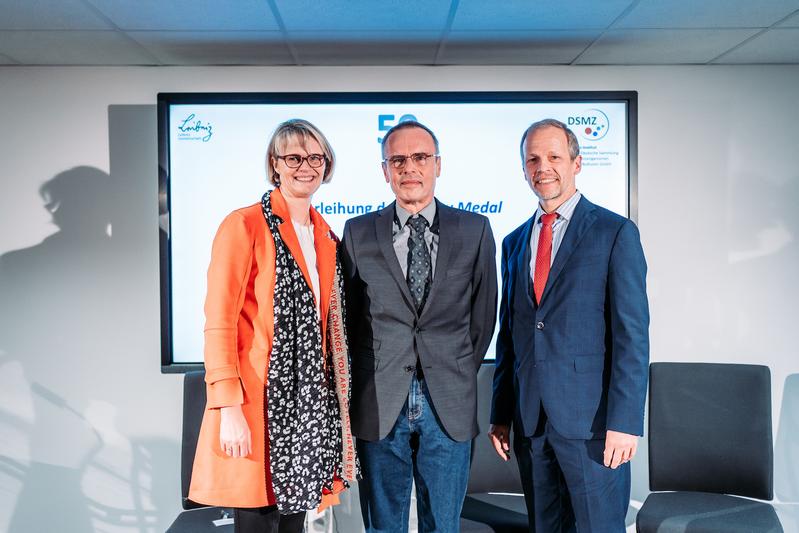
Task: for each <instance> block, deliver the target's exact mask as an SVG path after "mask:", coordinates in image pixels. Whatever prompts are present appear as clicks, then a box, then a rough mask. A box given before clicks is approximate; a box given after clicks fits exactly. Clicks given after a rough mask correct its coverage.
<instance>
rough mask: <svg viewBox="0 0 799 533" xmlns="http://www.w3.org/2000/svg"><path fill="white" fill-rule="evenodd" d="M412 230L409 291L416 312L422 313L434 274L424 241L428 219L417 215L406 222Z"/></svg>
mask: <svg viewBox="0 0 799 533" xmlns="http://www.w3.org/2000/svg"><path fill="white" fill-rule="evenodd" d="M406 224H407V225H408V227H409V228H410V229H411V236H410V237H409V238H408V289H410V291H411V296H412V297H413V303H414V304H416V311H417V312H421V311H422V308H423V307H424V302H425V300H426V299H427V294H428V293H429V292H430V280H431V277H432V276H431V274H432V272H433V268H432V261H431V260H430V250H429V249H428V248H427V243H426V242H425V240H424V230H425V229H426V228H427V226H428V225H429V224H428V222H427V219H425V218H424V217H423V216H421V215H416V216H414V217H411V218H409V219H408V222H406Z"/></svg>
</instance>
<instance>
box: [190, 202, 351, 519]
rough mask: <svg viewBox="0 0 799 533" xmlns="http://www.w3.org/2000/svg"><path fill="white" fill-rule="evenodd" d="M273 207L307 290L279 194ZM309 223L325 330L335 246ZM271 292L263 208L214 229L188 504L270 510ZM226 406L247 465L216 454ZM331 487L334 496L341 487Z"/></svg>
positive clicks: (326, 231)
mask: <svg viewBox="0 0 799 533" xmlns="http://www.w3.org/2000/svg"><path fill="white" fill-rule="evenodd" d="M271 199H272V210H273V211H274V213H275V214H276V215H278V216H279V217H281V218H282V219H283V220H284V221H285V222H284V223H283V224H281V225H280V235H281V237H282V238H283V241H284V242H285V243H286V245H287V246H288V248H289V250H290V251H291V253H292V255H293V256H294V257H295V258H296V259H297V263H299V265H300V268H301V269H302V273H303V275H304V276H305V279H306V281H307V282H308V286H311V279H310V277H309V275H308V269H307V267H306V264H305V259H304V258H303V255H302V249H301V248H300V243H299V240H298V239H297V235H296V233H295V232H294V227H293V224H291V218H290V216H289V212H288V207H287V205H286V202H285V200H284V199H283V196H282V195H281V194H280V191H279V189H275V191H274V192H273V193H272V196H271ZM311 221H312V222H313V225H314V247H315V248H316V258H317V268H318V271H319V294H320V298H321V300H322V302H321V315H322V316H321V319H322V324H323V325H324V324H327V314H328V308H329V306H330V294H331V289H332V286H333V280H334V277H335V271H336V241H335V240H334V236H333V234H332V232H331V231H330V227H329V226H328V225H327V223H326V222H325V221H324V219H323V218H322V216H321V215H320V214H319V213H317V212H316V210H315V209H313V207H312V208H311ZM274 289H275V244H274V241H273V239H272V234H271V233H270V232H269V228H268V227H267V225H266V220H265V219H264V215H263V211H262V208H261V204H260V203H258V204H254V205H251V206H249V207H245V208H242V209H238V210H236V211H234V212H232V213H231V214H229V215H228V216H227V217H226V218H225V220H224V221H223V222H222V225H221V226H220V227H219V230H218V231H217V234H216V237H215V238H214V243H213V247H212V250H211V264H210V266H209V267H208V295H207V297H206V300H205V317H206V321H205V382H206V388H207V392H208V403H207V405H206V410H205V413H204V416H203V422H202V426H201V429H200V436H199V439H198V442H197V452H196V454H195V457H194V469H193V471H192V477H191V486H190V488H189V498H190V499H191V500H193V501H195V502H198V503H203V504H207V505H217V506H225V507H263V506H266V505H274V504H275V496H274V493H273V491H272V480H271V476H270V468H269V464H268V457H269V456H268V452H267V450H266V447H267V446H268V438H267V435H266V431H265V427H266V423H265V417H266V415H265V413H266V406H265V404H264V396H265V395H264V392H265V391H264V387H265V385H266V379H267V376H268V371H267V367H268V365H269V355H270V353H271V347H272V337H273V335H274V312H273V294H274ZM325 334H326V332H325V327H323V328H322V345H323V346H326V344H325ZM231 405H241V406H242V410H243V411H244V416H245V418H246V419H247V424H248V425H249V426H250V432H251V434H252V453H251V454H250V456H249V457H245V458H233V457H229V456H227V455H226V454H225V453H224V452H223V451H222V449H221V448H220V446H219V422H220V411H219V408H220V407H225V406H231ZM265 458H266V459H265ZM336 485H337V488H338V489H339V490H340V488H341V484H340V483H337V484H336ZM331 500H332V501H331ZM337 501H338V497H337V496H336V495H328V496H326V498H325V501H323V503H322V505H323V506H325V505H326V504H331V503H337Z"/></svg>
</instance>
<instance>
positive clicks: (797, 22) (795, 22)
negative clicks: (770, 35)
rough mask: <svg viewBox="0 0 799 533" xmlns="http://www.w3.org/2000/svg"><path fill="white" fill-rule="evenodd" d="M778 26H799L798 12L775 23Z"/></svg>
mask: <svg viewBox="0 0 799 533" xmlns="http://www.w3.org/2000/svg"><path fill="white" fill-rule="evenodd" d="M777 26H778V27H780V28H799V13H794V14H793V15H791V16H790V17H788V18H787V19H785V20H783V21H782V22H781V23H779V24H777Z"/></svg>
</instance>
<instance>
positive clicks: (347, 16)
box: [275, 0, 450, 32]
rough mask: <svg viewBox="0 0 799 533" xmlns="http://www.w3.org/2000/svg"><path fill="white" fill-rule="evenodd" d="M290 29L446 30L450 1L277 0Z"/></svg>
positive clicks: (281, 13)
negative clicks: (318, 0)
mask: <svg viewBox="0 0 799 533" xmlns="http://www.w3.org/2000/svg"><path fill="white" fill-rule="evenodd" d="M275 4H276V5H277V8H278V11H279V12H280V15H281V18H282V19H283V22H284V24H285V26H286V29H287V30H289V31H310V30H322V31H362V32H365V31H382V30H386V31H405V30H410V31H418V30H427V31H443V30H444V28H445V27H446V25H447V17H448V15H449V7H450V2H448V1H447V2H445V1H441V0H436V1H430V0H383V1H381V2H375V1H374V0H329V1H326V2H319V3H317V4H310V3H307V2H301V1H297V0H275Z"/></svg>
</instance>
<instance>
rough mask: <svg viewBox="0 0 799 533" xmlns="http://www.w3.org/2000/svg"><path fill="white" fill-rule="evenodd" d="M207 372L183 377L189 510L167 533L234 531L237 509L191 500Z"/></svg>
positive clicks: (183, 467) (184, 482) (183, 483)
mask: <svg viewBox="0 0 799 533" xmlns="http://www.w3.org/2000/svg"><path fill="white" fill-rule="evenodd" d="M205 400H206V397H205V371H202V370H201V371H196V372H186V374H185V375H184V376H183V438H182V446H181V450H180V462H181V464H180V491H181V495H182V505H183V509H185V510H184V511H183V512H182V513H180V514H179V515H178V517H177V518H176V519H175V521H174V522H173V523H172V525H171V526H169V529H167V533H206V532H207V533H212V532H213V533H233V522H232V520H231V517H232V516H233V511H232V510H231V509H227V508H224V507H206V506H203V505H201V504H199V503H196V502H193V501H191V500H190V499H189V485H190V484H191V469H192V467H193V466H194V452H195V450H196V449H197V439H198V438H199V436H200V424H201V423H202V420H203V412H204V411H205Z"/></svg>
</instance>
